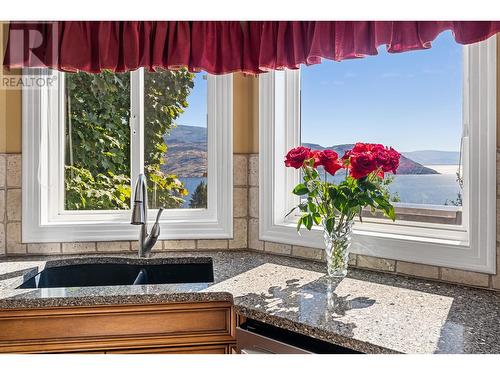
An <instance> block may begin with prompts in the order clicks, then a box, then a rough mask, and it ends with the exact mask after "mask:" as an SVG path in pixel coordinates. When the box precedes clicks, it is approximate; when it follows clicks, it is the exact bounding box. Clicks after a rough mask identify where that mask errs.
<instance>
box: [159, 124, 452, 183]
mask: <svg viewBox="0 0 500 375" xmlns="http://www.w3.org/2000/svg"><path fill="white" fill-rule="evenodd" d="M165 142H166V143H167V145H168V150H167V152H166V154H165V161H166V164H164V165H163V166H162V170H163V171H165V172H168V173H174V174H176V175H177V176H178V177H181V178H182V177H203V176H206V173H207V128H202V127H197V126H186V125H178V126H177V127H176V128H175V129H173V130H172V132H171V134H170V136H168V137H165ZM303 145H304V146H306V147H310V148H311V149H315V150H325V149H331V150H334V151H336V152H337V153H338V154H339V155H340V156H342V155H344V152H345V151H346V150H349V149H350V148H352V147H353V145H352V144H343V145H335V146H330V147H323V146H320V145H318V144H313V143H303ZM452 154H453V153H451V152H450V153H448V152H446V151H413V152H408V153H403V155H401V161H400V166H399V168H398V171H397V172H398V174H438V172H437V171H435V170H434V169H431V168H427V167H425V166H424V165H422V164H421V163H419V162H417V161H415V160H425V163H426V164H436V165H437V164H450V163H451V162H452V161H453V160H454V159H453V157H455V156H454V155H452ZM410 155H411V156H413V155H416V156H415V159H413V158H410V157H409V156H410ZM439 156H442V158H441V159H440V158H439ZM446 160H448V161H450V163H446V162H444V161H446ZM428 161H434V163H431V162H429V163H428Z"/></svg>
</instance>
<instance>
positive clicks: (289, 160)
mask: <svg viewBox="0 0 500 375" xmlns="http://www.w3.org/2000/svg"><path fill="white" fill-rule="evenodd" d="M310 153H311V149H310V148H307V147H303V146H299V147H296V148H292V149H291V150H290V151H288V154H286V157H285V166H287V167H293V168H295V169H299V168H302V165H304V160H306V159H309V157H310Z"/></svg>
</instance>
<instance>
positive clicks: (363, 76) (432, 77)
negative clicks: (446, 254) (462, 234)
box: [301, 33, 463, 224]
mask: <svg viewBox="0 0 500 375" xmlns="http://www.w3.org/2000/svg"><path fill="white" fill-rule="evenodd" d="M462 60H463V47H462V46H460V45H459V44H457V43H455V42H454V40H453V37H452V36H451V34H450V33H445V34H443V35H441V36H440V37H439V38H438V39H437V40H436V41H435V42H434V43H433V46H432V48H431V49H429V50H423V51H413V52H406V53H401V54H390V53H387V52H386V50H385V47H382V48H380V49H379V55H378V56H373V57H366V58H363V59H354V60H346V61H342V62H332V61H329V60H324V61H323V63H322V64H320V65H313V66H310V67H303V68H302V69H301V91H302V92H301V139H302V143H303V144H305V145H307V146H309V147H311V148H313V149H323V148H330V149H333V150H335V151H337V152H338V153H339V155H340V156H342V155H343V154H344V151H345V150H346V149H349V148H351V147H352V145H353V144H354V143H355V142H369V143H382V144H384V145H387V146H393V147H394V148H395V149H396V150H398V151H400V152H401V153H402V154H403V157H402V159H401V164H400V167H399V169H398V171H397V172H398V173H397V174H396V175H389V176H388V179H390V180H392V183H391V184H390V185H388V187H389V190H390V192H391V193H392V196H393V198H394V201H395V202H398V204H397V205H398V206H399V207H400V208H399V209H397V211H398V212H399V213H400V218H401V217H404V218H405V219H408V220H424V219H422V218H421V217H419V218H414V217H412V214H411V213H412V212H414V211H415V210H413V211H412V209H411V208H412V207H413V208H415V209H416V211H418V209H420V210H421V208H423V207H427V208H430V206H433V207H432V208H434V209H436V210H437V211H436V215H437V216H440V215H441V216H443V218H442V219H435V218H434V219H428V220H429V221H432V220H435V221H437V222H445V223H453V224H459V223H460V222H461V213H460V209H461V205H462V188H461V184H460V181H459V178H458V176H457V171H458V169H459V158H460V141H461V134H462V81H463V78H462V72H463V62H462ZM341 178H343V176H335V177H334V179H336V180H338V179H341ZM401 207H405V208H401ZM449 211H451V213H450V212H449ZM457 211H458V212H457ZM405 212H406V213H410V214H408V215H406V216H404V215H405ZM417 216H418V215H417ZM424 221H427V219H425V220H424Z"/></svg>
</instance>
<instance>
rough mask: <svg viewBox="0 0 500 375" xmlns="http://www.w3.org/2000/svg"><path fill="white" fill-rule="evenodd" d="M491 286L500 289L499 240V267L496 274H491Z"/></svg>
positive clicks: (499, 257) (499, 259)
mask: <svg viewBox="0 0 500 375" xmlns="http://www.w3.org/2000/svg"><path fill="white" fill-rule="evenodd" d="M497 212H498V211H497ZM497 223H498V222H497ZM497 230H498V229H497ZM497 233H498V232H497ZM491 287H492V288H494V289H500V244H499V243H498V242H497V269H496V275H491Z"/></svg>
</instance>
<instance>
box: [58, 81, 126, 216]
mask: <svg viewBox="0 0 500 375" xmlns="http://www.w3.org/2000/svg"><path fill="white" fill-rule="evenodd" d="M64 77H65V98H66V103H65V104H66V111H65V112H66V118H65V143H66V144H65V197H64V206H65V209H67V210H110V209H113V210H119V209H128V208H129V207H130V127H129V125H128V124H129V117H130V75H129V74H128V73H123V74H115V73H111V72H104V73H101V74H87V73H83V72H82V73H67V74H65V75H64Z"/></svg>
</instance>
